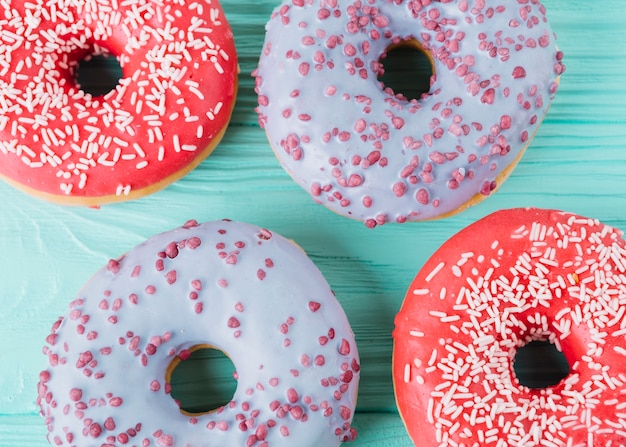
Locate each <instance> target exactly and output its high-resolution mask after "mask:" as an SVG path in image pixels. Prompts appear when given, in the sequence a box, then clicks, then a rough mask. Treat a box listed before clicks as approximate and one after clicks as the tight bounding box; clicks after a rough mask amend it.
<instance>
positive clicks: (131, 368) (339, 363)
mask: <svg viewBox="0 0 626 447" xmlns="http://www.w3.org/2000/svg"><path fill="white" fill-rule="evenodd" d="M47 343H48V344H47V346H46V347H45V348H44V353H45V355H46V356H47V358H48V361H49V365H48V367H47V369H46V370H45V371H43V372H42V373H41V375H40V383H39V398H38V404H39V406H40V407H41V413H42V415H43V416H44V417H45V420H46V424H47V426H48V430H49V434H48V440H49V441H50V443H51V444H53V445H60V446H61V445H64V446H78V447H87V446H89V447H93V446H101V447H112V446H122V445H133V446H142V447H146V446H151V447H154V446H159V447H163V446H181V447H182V446H205V447H209V446H246V447H252V446H255V447H269V446H271V447H279V446H284V447H287V446H290V447H291V446H299V447H306V446H310V447H314V446H315V447H317V446H338V445H339V444H340V443H341V442H343V441H348V440H351V439H353V438H354V437H355V435H356V432H355V430H354V429H353V428H351V421H352V418H353V415H354V408H355V405H356V399H357V388H358V383H359V370H360V366H359V357H358V352H357V346H356V344H355V340H354V336H353V333H352V330H351V328H350V325H349V323H348V320H347V318H346V315H345V313H344V311H343V309H342V308H341V305H340V304H339V302H338V301H337V299H336V298H335V297H334V295H333V293H332V291H331V290H330V288H329V286H328V283H327V282H326V281H325V279H324V278H323V276H322V274H321V273H320V271H319V270H318V269H317V268H316V267H315V266H314V264H313V263H312V262H311V261H310V260H309V259H308V258H307V256H306V254H305V253H304V252H303V251H302V250H301V249H300V248H299V247H298V246H296V245H295V244H293V243H292V242H291V241H288V240H286V239H284V238H283V237H281V236H279V235H277V234H272V233H271V232H270V231H268V230H265V229H261V228H258V227H255V226H252V225H248V224H244V223H235V222H230V221H221V222H212V223H205V224H202V225H198V223H197V222H195V221H189V222H188V223H187V224H186V225H184V226H183V227H181V228H178V229H175V230H173V231H169V232H166V233H163V234H160V235H158V236H155V237H153V238H151V239H149V240H148V241H147V242H145V243H143V244H141V245H139V246H137V247H136V248H134V249H132V250H131V251H130V252H128V253H127V254H126V255H124V256H123V257H122V258H120V259H117V260H111V261H109V263H108V265H107V266H106V267H104V268H102V269H101V270H100V271H98V272H97V273H96V274H95V276H94V277H93V278H92V279H91V280H90V281H89V282H88V283H87V284H86V285H85V286H84V287H83V289H82V290H81V291H80V293H79V294H78V296H77V298H76V299H75V300H74V301H73V302H72V303H71V305H70V309H69V311H68V313H67V315H65V317H62V318H60V319H59V320H58V321H57V322H56V323H55V324H54V326H53V328H52V333H51V334H50V335H49V336H48V338H47ZM205 346H211V347H215V348H216V349H219V350H222V351H223V352H224V353H226V354H227V355H228V356H229V357H230V358H231V360H232V362H233V364H234V365H235V367H236V379H237V388H236V391H235V393H234V395H233V397H232V400H231V401H230V402H229V403H227V404H226V405H224V406H223V407H220V408H218V409H217V410H215V411H212V412H209V413H204V414H189V413H186V412H184V411H181V409H180V408H179V406H178V404H177V402H176V401H175V400H174V398H172V396H171V395H170V391H171V385H170V383H169V378H170V377H171V369H172V365H176V364H177V362H179V361H180V359H184V358H185V357H187V356H188V355H189V353H190V351H193V350H194V349H198V348H199V347H205Z"/></svg>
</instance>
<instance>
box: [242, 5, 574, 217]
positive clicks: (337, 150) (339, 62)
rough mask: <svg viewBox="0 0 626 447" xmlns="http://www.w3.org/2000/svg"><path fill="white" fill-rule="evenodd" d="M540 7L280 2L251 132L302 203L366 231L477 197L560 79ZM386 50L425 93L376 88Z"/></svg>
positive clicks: (512, 156) (506, 167) (517, 151)
mask: <svg viewBox="0 0 626 447" xmlns="http://www.w3.org/2000/svg"><path fill="white" fill-rule="evenodd" d="M545 12H546V11H545V8H544V6H543V5H542V4H540V3H539V2H538V1H537V0H532V1H531V0H516V1H510V2H502V1H497V0H493V1H485V0H477V1H475V2H468V1H467V0H456V1H451V0H446V1H431V0H418V1H406V0H405V1H403V0H394V1H375V0H369V1H365V0H363V1H361V0H356V1H337V0H315V1H306V2H305V1H304V0H284V1H283V2H282V4H281V5H280V6H278V7H277V8H276V9H275V11H274V13H273V14H272V17H271V19H270V21H269V23H268V24H267V33H266V38H265V44H264V47H263V52H262V54H261V57H260V60H259V65H258V68H257V70H256V71H255V73H254V74H255V76H256V92H257V93H258V103H259V106H258V108H257V111H258V114H259V123H260V125H261V127H263V128H264V129H265V131H266V133H267V136H268V138H269V141H270V144H271V146H272V147H273V149H274V152H275V153H276V155H277V157H278V159H279V160H280V162H281V164H282V165H283V167H284V168H285V169H286V171H287V172H288V173H289V174H290V175H291V176H292V177H293V178H294V180H295V181H296V182H298V184H300V185H301V186H302V187H303V188H304V189H305V190H307V191H308V192H309V193H310V194H311V195H312V196H313V198H314V200H315V201H317V202H319V203H322V204H324V205H325V206H327V207H328V208H330V209H332V210H333V211H335V212H337V213H339V214H341V215H344V216H347V217H351V218H354V219H358V220H361V221H364V222H365V223H366V224H367V225H368V226H369V227H374V226H376V225H381V224H384V223H386V222H406V221H414V220H423V219H432V218H436V217H443V216H446V215H449V214H451V213H454V212H457V211H459V210H460V209H462V208H463V207H465V206H468V204H470V203H472V201H476V200H480V199H482V198H484V197H485V196H488V195H489V194H490V193H491V192H492V191H493V190H495V188H496V187H497V186H498V185H499V183H501V182H502V181H503V179H504V178H506V176H508V173H509V172H510V170H512V168H513V167H514V166H515V164H516V162H517V161H518V160H519V158H520V157H521V154H522V152H523V150H524V149H525V148H526V146H527V145H528V144H529V142H530V140H531V138H532V137H533V135H534V134H535V132H536V131H537V128H538V127H539V125H540V123H541V121H542V119H543V117H544V115H545V114H546V112H547V110H548V107H549V105H550V103H551V101H552V99H553V97H554V95H555V93H556V90H557V86H558V79H559V75H560V74H561V73H562V72H563V71H564V66H563V65H562V63H561V59H562V54H561V52H560V51H558V50H557V48H556V45H555V40H556V39H555V37H554V36H553V34H552V31H551V30H550V27H549V24H548V22H547V18H546V15H545ZM397 45H419V46H420V47H421V48H422V49H423V50H424V51H425V52H426V53H427V55H428V56H429V57H430V58H431V59H432V62H433V65H434V75H433V76H432V78H431V87H430V91H429V92H428V94H425V95H423V97H422V98H420V99H419V101H418V100H411V101H408V100H406V98H404V97H402V96H401V95H395V94H394V92H393V91H391V90H390V89H384V88H383V86H382V85H380V83H379V82H378V81H377V78H378V77H379V76H380V75H381V74H382V71H383V65H382V63H381V60H382V58H384V55H385V54H386V52H387V51H388V49H389V48H391V47H394V46H397Z"/></svg>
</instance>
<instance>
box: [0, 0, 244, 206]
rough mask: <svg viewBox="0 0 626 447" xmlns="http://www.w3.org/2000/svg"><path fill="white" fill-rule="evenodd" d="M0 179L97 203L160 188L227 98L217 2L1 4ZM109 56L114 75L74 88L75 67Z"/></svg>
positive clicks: (191, 157) (226, 30)
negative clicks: (106, 88) (100, 92)
mask: <svg viewBox="0 0 626 447" xmlns="http://www.w3.org/2000/svg"><path fill="white" fill-rule="evenodd" d="M0 6H1V7H2V8H1V9H2V12H3V14H2V17H1V18H0V29H1V30H2V31H1V32H0V56H1V57H0V98H1V100H0V176H1V177H3V178H4V179H5V180H6V181H8V182H9V183H11V184H12V185H14V186H16V187H18V188H20V189H22V190H25V191H27V192H29V193H32V194H35V195H36V196H38V197H41V198H44V199H48V200H51V201H54V202H60V203H64V204H80V205H100V204H102V203H108V202H114V201H120V200H128V199H132V198H136V197H139V196H141V195H145V194H147V193H150V192H153V191H155V190H157V189H160V188H163V187H165V186H167V185H168V184H170V183H171V182H173V181H174V180H176V179H178V178H180V177H182V176H183V175H184V174H186V173H187V172H189V171H190V170H191V169H193V168H194V167H195V166H197V165H198V164H199V163H200V162H201V161H202V160H203V159H204V158H205V157H206V156H207V155H209V153H210V152H211V151H212V150H213V148H214V147H215V146H216V145H217V143H218V142H219V140H220V139H221V137H222V135H223V133H224V131H225V129H226V127H227V125H228V122H229V120H230V114H231V111H232V108H233V105H234V101H235V96H236V90H237V54H236V51H235V46H234V41H233V35H232V31H231V29H230V26H229V24H228V22H227V20H226V17H225V16H224V13H223V11H222V9H221V7H220V5H219V3H218V2H217V1H210V0H196V1H191V0H180V1H178V0H162V1H158V2H154V1H146V0H129V1H122V2H119V1H117V0H105V1H100V0H98V1H95V0H78V1H72V2H67V1H62V0H53V1H46V2H44V1H43V0H36V1H27V2H22V1H21V0H20V1H11V0H3V1H2V2H0ZM90 55H112V56H115V57H116V58H117V60H118V61H119V63H120V65H121V68H122V71H123V77H122V79H120V81H119V83H118V85H117V86H116V87H115V88H114V89H113V90H111V91H110V92H109V93H108V94H106V95H104V96H93V95H91V94H90V93H86V92H85V91H83V90H81V88H80V87H79V86H78V85H77V83H76V80H75V74H76V70H77V67H78V64H79V63H80V61H81V60H83V59H84V58H86V57H89V56H90Z"/></svg>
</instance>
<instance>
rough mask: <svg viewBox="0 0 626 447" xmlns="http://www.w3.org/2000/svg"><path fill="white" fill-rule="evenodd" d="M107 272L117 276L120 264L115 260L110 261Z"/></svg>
mask: <svg viewBox="0 0 626 447" xmlns="http://www.w3.org/2000/svg"><path fill="white" fill-rule="evenodd" d="M107 270H108V271H109V272H111V273H113V274H114V275H116V274H117V273H119V271H120V263H119V262H118V261H116V260H115V259H110V260H109V262H108V264H107Z"/></svg>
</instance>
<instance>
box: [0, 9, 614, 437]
mask: <svg viewBox="0 0 626 447" xmlns="http://www.w3.org/2000/svg"><path fill="white" fill-rule="evenodd" d="M222 3H223V4H224V7H225V10H226V13H227V16H228V18H229V21H230V22H231V24H232V26H233V30H234V34H235V39H236V44H237V49H238V52H239V61H240V66H241V75H240V77H239V79H240V92H239V97H238V100H237V105H236V108H235V112H234V115H233V119H232V122H231V125H230V127H229V129H228V131H227V133H226V136H225V138H224V140H223V142H222V144H220V145H219V147H218V148H217V149H216V150H215V152H214V153H213V155H211V157H210V158H209V159H207V160H206V161H205V162H204V163H202V164H201V165H200V166H199V167H198V168H197V169H196V170H194V171H193V172H192V173H190V174H189V175H188V176H186V177H185V178H184V179H182V180H180V181H179V182H177V183H175V184H174V185H172V186H171V187H169V188H167V189H166V190H164V191H161V192H159V193H157V194H154V195H152V196H150V197H146V198H144V199H142V200H139V201H136V202H133V203H125V204H118V205H112V206H107V207H103V208H102V209H100V210H93V209H77V208H63V207H59V206H56V205H50V204H47V203H42V202H40V201H38V200H35V199H32V198H30V197H26V196H24V195H23V194H21V193H19V192H17V191H15V190H13V189H12V188H10V187H9V186H7V185H6V184H4V183H0V197H2V199H3V202H2V206H0V254H1V255H0V280H1V284H2V288H1V290H0V360H2V363H3V372H2V374H0V446H7V447H9V446H11V447H22V446H23V447H26V446H29V447H30V446H32V447H40V446H44V445H48V444H47V443H46V441H45V438H44V436H45V427H44V426H43V421H42V420H41V418H40V417H39V416H37V415H36V406H35V398H36V383H37V380H38V373H39V370H40V369H42V368H43V367H44V364H45V359H44V357H43V356H42V355H41V347H42V345H43V340H44V339H45V337H46V335H47V333H48V331H49V328H50V326H51V324H52V323H53V322H54V321H55V319H56V318H57V316H58V315H61V314H63V313H64V312H65V310H66V308H67V305H68V303H69V301H70V300H71V299H73V298H74V295H75V294H76V292H77V291H78V290H79V288H80V286H81V285H82V284H83V283H84V282H85V281H86V280H87V279H88V278H89V276H90V275H91V274H92V273H93V272H95V271H96V269H98V268H99V267H100V266H101V265H103V264H104V263H105V262H106V261H107V260H108V259H109V258H112V257H116V256H118V255H120V254H121V253H124V252H125V251H126V250H128V249H130V248H131V247H132V246H134V245H136V244H138V243H140V242H142V241H143V240H144V239H146V238H147V237H149V236H151V235H153V234H155V233H158V232H160V231H165V230H168V229H170V228H173V227H174V226H177V225H180V224H181V223H183V222H184V221H185V220H187V219H189V218H196V219H198V220H214V219H220V218H224V217H228V218H231V219H235V220H242V221H248V222H251V223H255V224H258V225H261V226H265V227H268V228H271V229H272V230H274V231H276V232H278V233H280V234H283V235H284V236H286V237H288V238H291V239H293V240H295V241H296V242H297V243H298V244H299V245H301V246H302V247H303V249H304V250H305V251H306V252H307V253H308V254H309V256H310V257H311V259H312V260H313V261H314V262H315V263H316V265H317V266H318V267H319V268H320V270H321V271H322V272H323V273H324V275H325V276H326V278H327V280H328V282H329V283H330V284H331V286H332V287H333V289H334V290H335V292H336V294H337V297H338V299H339V300H340V301H341V303H342V305H343V306H344V308H345V310H346V313H347V314H348V317H349V319H350V321H351V323H352V327H353V330H354V332H355V334H356V338H357V342H358V345H359V350H360V354H361V360H362V376H361V387H360V393H359V404H358V413H357V416H356V420H355V425H356V427H357V428H358V429H359V431H360V435H359V438H358V439H357V441H356V442H355V443H353V444H352V445H354V446H355V447H363V446H372V447H373V446H382V447H405V446H409V445H411V442H410V440H409V439H408V437H407V436H406V433H405V431H404V428H403V427H402V423H401V421H400V418H399V417H398V415H397V414H394V412H395V411H396V406H395V400H394V395H393V385H392V381H391V353H392V339H391V331H392V330H393V318H394V316H395V313H396V312H397V310H398V309H399V306H400V304H401V302H402V299H403V297H404V293H405V290H406V288H407V287H408V285H409V283H410V281H411V279H412V278H413V277H414V275H415V274H416V272H417V271H418V270H419V268H420V267H421V265H423V263H424V262H425V261H426V259H427V258H428V257H429V256H430V255H431V254H432V253H433V252H434V251H435V250H436V249H437V248H438V247H439V245H440V244H441V243H442V242H443V241H445V240H446V239H447V238H448V237H450V236H451V235H452V234H454V233H455V232H457V231H458V230H460V229H461V228H463V227H465V226H466V225H468V224H470V223H472V222H473V221H475V220H476V219H478V218H480V217H482V216H484V215H486V214H488V213H490V212H491V211H495V210H497V209H501V208H508V207H513V206H540V207H546V208H561V209H566V210H569V211H573V212H577V213H580V214H584V215H588V216H592V217H596V218H599V219H601V220H602V221H604V222H606V223H608V224H611V225H614V226H616V227H619V228H621V229H625V230H626V215H625V214H624V210H625V209H626V194H625V193H624V191H626V175H624V173H625V171H626V147H625V146H626V107H624V104H626V82H624V80H625V79H626V45H624V42H626V27H624V26H623V24H624V23H625V22H626V9H625V8H623V4H622V0H605V1H603V2H589V1H586V0H545V5H546V7H547V8H548V16H549V18H550V21H551V24H552V27H553V29H554V31H555V32H556V34H557V35H558V42H559V46H560V48H561V49H562V50H563V52H564V53H565V63H566V65H567V71H566V73H565V74H564V76H563V78H562V82H561V87H560V91H559V93H558V95H557V97H556V100H555V102H554V103H553V105H552V108H551V110H550V113H549V114H548V116H547V117H546V120H545V121H544V123H543V125H542V127H541V128H540V129H539V132H538V134H537V136H536V138H535V139H534V140H533V142H532V144H531V146H530V147H529V149H528V150H527V152H526V154H525V156H524V158H523V159H522V162H521V163H520V164H519V166H518V167H517V168H516V169H515V171H514V172H513V174H512V176H511V177H510V178H509V180H508V181H507V182H506V183H505V184H504V185H503V187H502V188H501V189H500V190H499V192H498V193H497V194H495V195H494V196H493V197H491V198H489V199H488V200H487V201H485V202H483V203H482V204H480V205H479V206H477V207H475V208H473V209H470V210H468V211H467V212H465V213H463V214H461V215H459V216H456V217H454V218H451V219H446V220H442V221H435V222H425V223H420V224H407V225H387V226H384V227H382V228H378V229H376V230H374V231H370V230H368V229H366V228H365V227H364V226H363V225H361V224H360V223H357V222H353V221H350V220H347V219H344V218H341V217H339V216H336V215H335V214H333V213H332V212H330V211H328V210H326V209H325V208H323V207H321V206H318V205H316V204H314V203H313V201H312V200H311V198H310V197H309V196H308V194H307V193H306V192H304V191H303V190H301V189H300V188H299V187H298V186H297V185H296V184H295V183H294V182H293V181H292V180H291V179H290V178H289V176H288V175H287V174H286V173H285V172H284V171H283V170H282V168H281V167H280V165H279V164H278V162H277V160H276V158H275V157H274V155H273V154H272V151H271V149H270V148H269V146H268V144H267V140H266V138H265V134H264V132H263V131H262V130H261V129H260V128H259V127H258V125H257V116H256V113H255V112H254V107H255V106H256V97H255V94H254V79H253V77H252V76H251V72H252V71H253V70H254V68H255V67H256V63H257V61H258V55H259V53H260V51H261V47H262V44H263V37H264V25H265V23H266V21H267V19H268V18H269V15H270V14H271V12H272V10H273V9H274V7H275V6H276V5H277V4H278V3H279V0H223V2H222ZM218 374H219V373H218ZM193 392H194V391H193V387H191V388H190V390H189V391H187V393H189V394H192V393H193ZM16 413H17V415H15V414H16Z"/></svg>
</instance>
